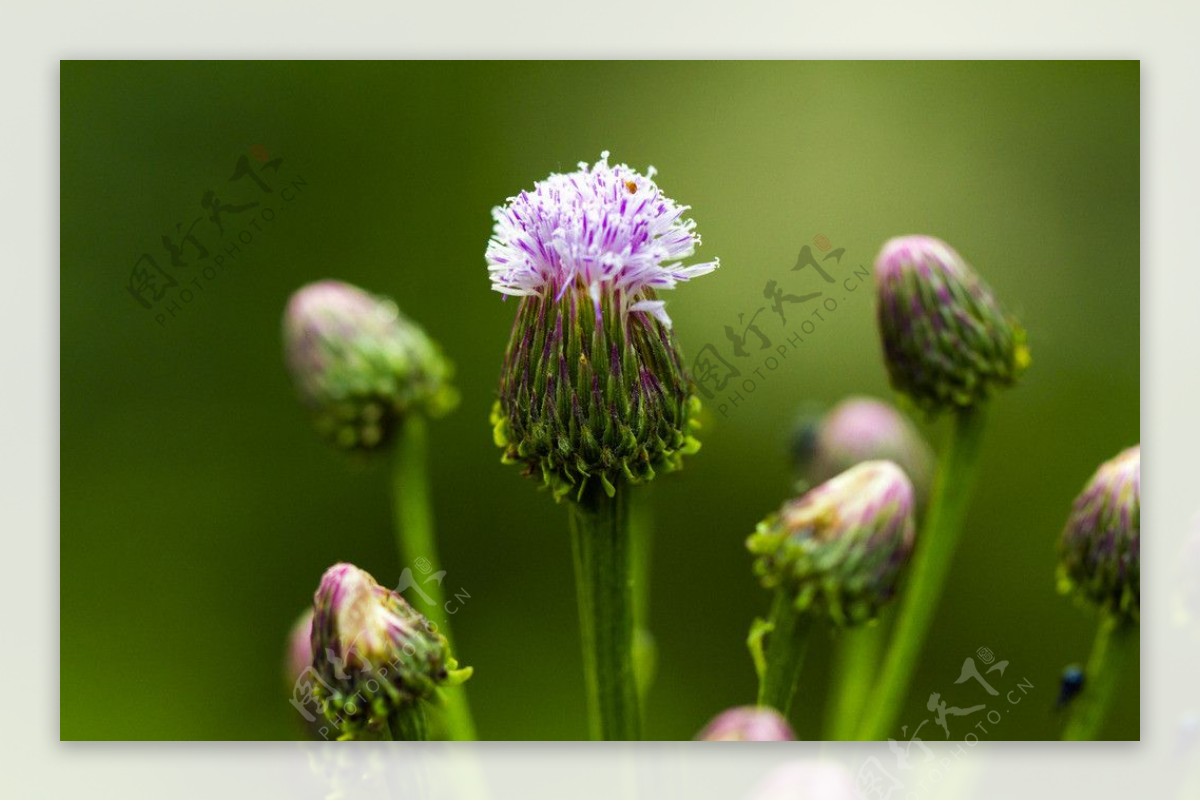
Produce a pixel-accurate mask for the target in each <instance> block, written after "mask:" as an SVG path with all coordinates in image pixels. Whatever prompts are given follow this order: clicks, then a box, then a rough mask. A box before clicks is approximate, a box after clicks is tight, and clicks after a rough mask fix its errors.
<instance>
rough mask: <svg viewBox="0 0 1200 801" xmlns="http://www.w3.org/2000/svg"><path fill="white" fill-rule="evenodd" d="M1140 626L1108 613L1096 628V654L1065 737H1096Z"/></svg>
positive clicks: (1069, 738) (1094, 648) (1090, 738)
mask: <svg viewBox="0 0 1200 801" xmlns="http://www.w3.org/2000/svg"><path fill="white" fill-rule="evenodd" d="M1136 643H1137V627H1136V626H1134V625H1133V624H1132V623H1129V622H1127V621H1124V620H1122V619H1120V618H1118V617H1116V616H1114V615H1109V614H1106V615H1104V617H1103V618H1101V620H1100V626H1099V628H1097V630H1096V640H1095V642H1094V643H1093V644H1092V654H1091V656H1089V657H1088V663H1087V668H1086V670H1085V671H1084V674H1083V677H1084V678H1083V681H1084V684H1083V691H1082V692H1080V693H1079V697H1078V698H1076V699H1075V700H1074V701H1073V702H1072V703H1071V715H1070V717H1069V718H1067V725H1066V727H1065V728H1064V729H1063V734H1062V738H1063V739H1064V740H1095V739H1097V737H1096V735H1098V734H1099V733H1100V727H1101V726H1102V725H1103V724H1104V718H1105V716H1106V715H1107V714H1108V708H1109V707H1110V706H1111V705H1112V699H1113V697H1114V696H1115V695H1116V690H1117V684H1118V683H1119V681H1120V678H1121V674H1122V673H1123V672H1124V668H1125V664H1126V663H1127V662H1129V661H1130V659H1131V657H1132V655H1133V653H1134V652H1135V651H1136V650H1137V648H1136Z"/></svg>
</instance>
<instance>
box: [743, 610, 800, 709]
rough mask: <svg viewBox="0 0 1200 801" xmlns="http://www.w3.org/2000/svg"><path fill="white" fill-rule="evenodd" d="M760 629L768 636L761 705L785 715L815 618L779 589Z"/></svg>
mask: <svg viewBox="0 0 1200 801" xmlns="http://www.w3.org/2000/svg"><path fill="white" fill-rule="evenodd" d="M759 631H760V636H765V638H766V651H765V653H764V654H763V657H764V658H763V662H762V670H761V673H760V675H759V683H758V705H759V706H767V707H772V708H774V709H778V710H779V711H780V713H782V714H783V716H784V717H785V718H786V717H787V716H788V714H789V713H790V712H791V709H792V699H793V698H794V697H795V695H796V687H797V686H799V684H800V672H801V670H803V668H804V656H805V653H806V652H807V650H808V641H809V638H810V633H811V631H812V617H811V616H809V615H806V614H804V613H803V612H801V611H800V610H798V609H797V608H796V604H795V601H794V600H793V598H792V597H791V594H790V593H789V592H787V591H786V590H784V589H779V590H776V592H775V602H774V604H772V606H771V617H770V618H769V619H768V620H767V621H766V625H765V626H762V627H760V629H759ZM753 647H754V646H752V648H753ZM758 647H761V646H758Z"/></svg>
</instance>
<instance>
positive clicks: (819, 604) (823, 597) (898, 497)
mask: <svg viewBox="0 0 1200 801" xmlns="http://www.w3.org/2000/svg"><path fill="white" fill-rule="evenodd" d="M914 537H915V533H914V526H913V489H912V484H911V482H909V480H908V477H907V476H906V475H905V474H904V471H903V470H901V469H900V468H899V467H897V466H896V465H895V464H893V463H892V462H884V461H877V462H862V463H860V464H858V465H855V466H854V467H852V468H850V469H849V470H847V471H845V472H844V473H841V474H839V475H837V476H835V477H834V478H832V479H830V480H829V481H826V482H825V483H824V484H821V485H820V486H818V487H816V488H814V489H812V490H810V491H809V492H807V493H805V494H804V495H802V496H801V497H799V498H797V499H795V500H792V501H788V502H787V503H785V504H784V505H783V507H782V508H781V509H780V510H779V512H778V513H776V514H773V515H771V516H770V517H768V518H767V519H766V520H764V521H763V522H761V523H759V525H758V529H757V531H756V532H755V533H754V534H752V535H751V536H750V538H749V539H748V540H747V541H746V547H747V548H749V550H750V552H751V553H752V554H754V555H755V556H756V557H757V559H756V560H755V572H756V573H757V574H758V575H759V577H760V579H761V580H762V584H763V586H764V587H767V588H768V589H770V588H775V587H781V588H783V589H784V590H785V591H786V592H788V593H790V594H791V596H792V597H793V599H794V604H795V608H796V609H797V610H798V611H801V612H803V611H805V610H808V609H810V608H811V609H814V610H816V611H819V612H821V613H824V614H826V615H828V616H829V617H830V619H832V620H833V622H835V623H837V624H839V625H856V624H859V623H863V622H866V621H868V620H871V619H873V618H874V617H875V616H876V615H877V614H878V611H879V608H880V607H881V606H883V605H884V604H885V603H887V602H888V601H889V600H891V598H892V597H893V596H894V594H895V592H896V587H897V584H898V582H899V579H900V573H901V569H902V568H903V566H904V564H905V563H906V562H907V561H908V557H909V555H910V554H911V553H912V548H913V540H914Z"/></svg>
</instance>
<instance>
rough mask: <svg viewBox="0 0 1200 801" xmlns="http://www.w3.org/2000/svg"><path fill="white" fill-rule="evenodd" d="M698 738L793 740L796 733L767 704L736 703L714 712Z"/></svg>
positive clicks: (762, 740) (757, 740) (765, 740)
mask: <svg viewBox="0 0 1200 801" xmlns="http://www.w3.org/2000/svg"><path fill="white" fill-rule="evenodd" d="M696 739H697V740H738V741H742V742H762V743H765V742H776V741H780V740H795V739H796V733H795V732H793V731H792V727H791V726H789V725H788V722H787V720H786V719H785V718H784V717H783V715H781V714H779V713H778V712H776V711H775V710H774V709H771V708H770V707H769V706H739V707H734V708H733V709H727V710H725V711H724V712H722V713H721V714H719V715H717V716H716V717H715V718H713V719H712V721H711V722H710V723H709V724H708V725H707V726H705V727H704V730H703V731H702V732H700V733H699V734H697V735H696Z"/></svg>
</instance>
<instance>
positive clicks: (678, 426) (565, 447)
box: [486, 152, 717, 499]
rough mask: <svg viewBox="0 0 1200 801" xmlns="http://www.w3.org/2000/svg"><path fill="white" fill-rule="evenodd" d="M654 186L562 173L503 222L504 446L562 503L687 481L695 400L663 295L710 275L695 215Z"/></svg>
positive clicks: (495, 279) (596, 173) (632, 179)
mask: <svg viewBox="0 0 1200 801" xmlns="http://www.w3.org/2000/svg"><path fill="white" fill-rule="evenodd" d="M653 174H654V171H653V169H651V170H650V172H649V174H648V175H641V174H639V173H637V172H634V171H633V170H631V169H630V168H629V167H627V166H625V165H623V164H622V165H618V166H616V167H612V166H610V165H609V164H608V153H607V152H606V153H604V154H603V155H602V156H601V159H600V161H598V162H597V163H596V164H595V165H594V166H592V167H591V168H590V169H589V168H588V167H587V165H586V164H580V165H579V170H578V171H576V172H573V173H570V174H567V175H559V174H553V175H551V176H550V177H549V178H547V179H546V180H544V181H539V182H537V183H536V184H535V185H534V188H533V189H532V190H530V191H526V192H522V193H521V194H519V195H517V196H516V197H513V198H509V201H508V204H507V205H505V206H502V207H498V208H496V209H494V210H493V212H492V216H493V218H494V219H495V226H494V229H493V234H492V238H491V240H490V241H489V242H488V246H487V252H486V259H487V264H488V272H489V274H490V276H491V281H492V288H493V289H495V290H496V291H498V292H500V293H502V294H504V295H506V296H509V295H511V296H516V297H519V298H520V304H519V306H518V308H517V315H516V322H515V323H514V324H513V329H512V333H511V335H510V337H509V342H508V347H507V349H506V350H505V354H504V365H503V369H502V370H501V374H500V390H499V393H498V394H499V398H498V400H497V401H496V403H495V405H494V407H493V410H492V417H491V421H492V425H493V431H494V437H495V441H496V444H497V446H499V447H500V448H502V449H503V451H504V456H503V459H504V461H506V462H514V463H519V464H522V465H523V466H524V468H525V473H526V475H529V476H533V477H535V478H538V479H540V480H541V481H542V483H543V485H544V486H546V487H548V488H549V489H550V490H551V491H552V492H553V493H554V496H555V497H556V498H558V499H562V498H565V497H567V496H569V495H573V496H574V497H575V498H577V499H581V498H583V497H584V495H585V494H587V492H589V491H593V490H594V491H603V492H605V493H607V494H608V495H609V496H612V495H613V494H614V493H615V492H616V486H617V484H618V483H621V482H628V483H631V484H639V483H644V482H646V481H649V480H651V479H653V478H654V477H655V476H656V475H657V474H658V473H662V472H669V471H672V470H677V469H679V468H680V467H681V466H682V460H683V457H684V456H685V455H687V454H690V453H694V452H695V451H696V449H697V448H698V447H699V443H698V442H697V441H696V440H695V438H694V437H693V436H692V431H693V430H694V429H695V428H696V425H697V423H696V420H695V416H696V414H697V411H698V407H699V401H698V400H697V399H696V396H695V387H694V384H693V382H692V380H691V377H690V376H689V375H688V374H687V371H686V369H685V368H684V361H683V355H682V354H681V353H680V351H679V348H678V346H677V344H676V342H675V339H674V337H673V336H672V333H671V330H670V325H671V320H670V318H669V317H668V316H667V313H666V310H665V308H664V306H663V302H662V301H660V300H659V299H658V297H657V294H656V293H657V292H658V290H662V289H671V288H673V287H675V286H676V285H677V284H678V283H680V282H682V281H688V280H691V279H692V278H695V277H696V276H698V275H703V274H705V273H708V272H712V271H713V270H714V269H716V267H717V262H716V261H715V260H714V261H711V262H704V263H700V264H693V265H690V266H687V265H685V264H684V263H683V261H682V260H683V259H686V258H687V257H689V256H691V255H692V253H693V252H694V251H695V249H696V247H697V246H698V245H699V244H700V238H699V236H698V235H697V234H696V233H695V223H694V222H693V221H692V220H690V219H685V218H684V216H683V215H684V212H685V211H687V208H688V207H687V206H680V205H679V204H677V203H675V201H673V200H671V199H670V198H667V197H665V196H664V195H663V194H662V192H661V191H660V190H659V188H658V186H657V185H656V184H655V183H654V181H653Z"/></svg>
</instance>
